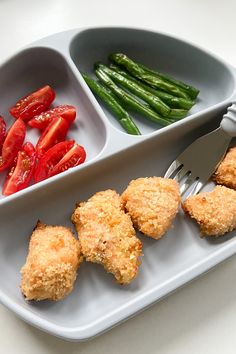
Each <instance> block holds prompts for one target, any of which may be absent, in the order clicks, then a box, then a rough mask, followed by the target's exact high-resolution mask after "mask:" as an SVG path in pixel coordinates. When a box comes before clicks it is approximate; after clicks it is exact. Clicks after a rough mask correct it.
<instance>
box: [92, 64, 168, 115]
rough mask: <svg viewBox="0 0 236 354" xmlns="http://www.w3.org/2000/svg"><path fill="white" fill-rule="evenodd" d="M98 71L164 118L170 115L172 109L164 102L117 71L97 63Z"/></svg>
mask: <svg viewBox="0 0 236 354" xmlns="http://www.w3.org/2000/svg"><path fill="white" fill-rule="evenodd" d="M95 67H96V68H97V69H99V68H100V69H102V70H103V71H104V72H105V73H106V74H107V75H108V76H110V78H111V79H112V80H114V81H115V82H116V83H118V84H120V85H121V86H122V87H125V88H126V89H128V90H129V91H131V92H132V93H133V94H135V95H136V96H138V97H140V98H141V99H142V100H144V101H146V102H147V103H149V105H150V106H151V107H152V108H153V109H154V110H155V111H156V112H157V113H160V114H161V115H163V116H168V115H169V113H170V107H168V106H167V105H166V104H165V103H164V102H163V101H161V100H160V98H158V97H157V96H155V95H153V94H152V93H150V92H148V91H146V90H144V89H143V88H142V87H141V86H140V85H138V84H137V83H135V82H134V81H131V80H129V79H127V78H126V77H124V76H123V75H121V74H119V73H118V72H116V71H113V70H111V69H110V68H108V67H107V66H105V65H103V64H101V63H97V64H95Z"/></svg>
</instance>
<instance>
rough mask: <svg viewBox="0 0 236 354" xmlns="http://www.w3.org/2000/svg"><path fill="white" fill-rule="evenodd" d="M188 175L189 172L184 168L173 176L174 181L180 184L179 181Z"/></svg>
mask: <svg viewBox="0 0 236 354" xmlns="http://www.w3.org/2000/svg"><path fill="white" fill-rule="evenodd" d="M189 173H190V171H188V170H187V169H186V168H184V166H183V167H182V168H181V169H180V170H179V171H178V172H177V174H176V175H175V177H173V179H174V180H176V181H177V182H178V183H180V181H181V180H182V179H183V178H184V177H188V174H189Z"/></svg>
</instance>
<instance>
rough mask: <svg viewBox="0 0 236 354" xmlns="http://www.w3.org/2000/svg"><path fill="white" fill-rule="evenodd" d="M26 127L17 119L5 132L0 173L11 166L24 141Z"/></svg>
mask: <svg viewBox="0 0 236 354" xmlns="http://www.w3.org/2000/svg"><path fill="white" fill-rule="evenodd" d="M25 135H26V126H25V123H24V122H23V120H21V119H17V121H15V123H13V124H12V126H11V127H10V129H9V130H8V132H7V136H6V138H5V140H4V143H3V146H2V156H0V172H1V171H3V170H5V169H6V168H7V167H9V166H11V164H12V163H13V161H14V159H15V157H16V156H17V153H18V151H20V149H21V148H22V145H23V143H24V140H25Z"/></svg>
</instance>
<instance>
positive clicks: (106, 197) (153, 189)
mask: <svg viewBox="0 0 236 354" xmlns="http://www.w3.org/2000/svg"><path fill="white" fill-rule="evenodd" d="M179 204H180V194H179V187H178V184H177V183H176V182H175V181H173V180H170V179H165V178H161V177H147V178H138V179H137V180H133V181H131V182H130V184H129V186H128V187H127V189H126V190H125V191H124V193H123V194H122V196H120V195H119V194H118V193H117V192H116V191H114V190H111V189H108V190H105V191H100V192H98V193H96V194H94V195H93V196H91V197H90V198H89V199H88V200H87V201H85V202H80V203H79V204H78V205H77V207H76V208H75V210H74V212H73V214H72V217H71V221H72V223H73V224H74V225H75V229H76V231H77V234H78V239H76V238H75V237H74V236H73V234H72V232H71V230H70V229H68V228H65V227H63V226H51V225H45V224H42V223H38V224H37V226H36V228H35V230H34V231H33V234H32V236H31V240H30V244H29V254H28V256H27V259H26V263H25V265H24V266H23V267H22V270H21V272H22V281H21V290H22V293H23V294H24V296H25V298H26V299H27V300H45V299H48V300H61V299H63V298H64V297H65V296H66V295H68V294H69V293H70V292H71V291H72V289H73V286H74V283H75V280H76V276H77V271H78V268H79V265H80V263H81V262H82V259H83V257H84V258H85V259H86V261H88V262H93V263H98V264H101V265H102V266H103V267H104V268H105V270H106V271H107V272H109V273H111V274H113V276H114V278H115V279H116V281H117V282H118V283H119V284H126V285H127V284H130V283H131V282H132V281H133V280H134V279H135V277H136V276H137V273H138V267H139V266H140V264H141V262H140V256H141V255H142V243H141V241H140V240H139V238H138V237H137V236H136V231H135V228H137V229H138V230H140V231H141V232H142V233H143V234H144V235H146V236H150V237H153V238H155V239H159V238H160V237H162V236H163V235H164V234H165V233H166V232H167V231H168V229H169V228H170V226H171V224H172V221H173V219H174V217H175V215H176V213H177V211H178V207H179Z"/></svg>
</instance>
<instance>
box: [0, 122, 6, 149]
mask: <svg viewBox="0 0 236 354" xmlns="http://www.w3.org/2000/svg"><path fill="white" fill-rule="evenodd" d="M6 134H7V133H6V122H5V120H4V119H3V117H2V116H0V153H1V151H2V144H3V142H4V140H5V138H6Z"/></svg>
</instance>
